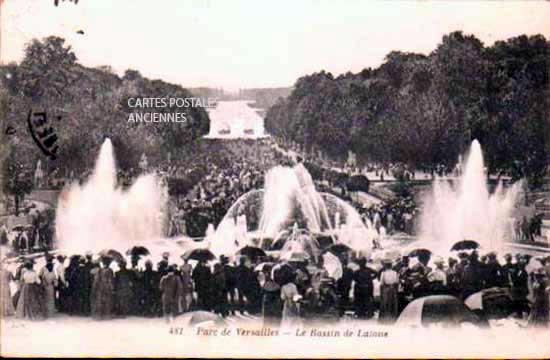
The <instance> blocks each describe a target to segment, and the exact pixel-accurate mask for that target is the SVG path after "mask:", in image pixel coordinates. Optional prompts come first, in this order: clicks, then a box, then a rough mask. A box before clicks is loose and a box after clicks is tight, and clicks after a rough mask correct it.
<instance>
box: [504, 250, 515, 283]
mask: <svg viewBox="0 0 550 360" xmlns="http://www.w3.org/2000/svg"><path fill="white" fill-rule="evenodd" d="M504 261H506V263H505V264H504V265H503V266H502V277H503V284H502V286H503V287H507V288H512V276H513V275H514V268H515V265H514V264H513V263H512V255H511V254H506V255H504Z"/></svg>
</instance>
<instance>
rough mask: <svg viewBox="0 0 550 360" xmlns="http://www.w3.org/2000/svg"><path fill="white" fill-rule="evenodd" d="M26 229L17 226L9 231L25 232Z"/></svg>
mask: <svg viewBox="0 0 550 360" xmlns="http://www.w3.org/2000/svg"><path fill="white" fill-rule="evenodd" d="M26 228H27V227H26V226H24V225H17V226H14V227H12V228H11V231H25V229H26Z"/></svg>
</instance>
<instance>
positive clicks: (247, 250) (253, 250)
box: [237, 245, 265, 258]
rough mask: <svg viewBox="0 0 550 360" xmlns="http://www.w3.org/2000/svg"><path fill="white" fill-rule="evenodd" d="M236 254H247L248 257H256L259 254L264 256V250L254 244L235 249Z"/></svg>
mask: <svg viewBox="0 0 550 360" xmlns="http://www.w3.org/2000/svg"><path fill="white" fill-rule="evenodd" d="M237 254H238V255H243V256H248V257H249V258H258V257H261V256H265V251H263V250H262V249H260V248H259V247H255V246H249V245H247V246H245V247H243V248H242V249H240V250H239V251H237Z"/></svg>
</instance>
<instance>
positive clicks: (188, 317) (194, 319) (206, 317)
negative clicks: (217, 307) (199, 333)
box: [177, 311, 225, 326]
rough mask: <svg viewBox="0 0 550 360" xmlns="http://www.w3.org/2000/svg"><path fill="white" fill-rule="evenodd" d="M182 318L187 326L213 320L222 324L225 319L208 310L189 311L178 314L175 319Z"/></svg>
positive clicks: (216, 323)
mask: <svg viewBox="0 0 550 360" xmlns="http://www.w3.org/2000/svg"><path fill="white" fill-rule="evenodd" d="M180 319H181V320H183V321H184V322H185V323H186V324H187V325H188V326H197V325H199V324H202V323H205V322H213V323H214V324H215V325H224V324H225V320H224V319H223V318H222V317H221V316H219V315H217V314H214V313H211V312H208V311H191V312H188V313H185V314H183V315H181V316H178V318H177V321H178V322H179V321H180Z"/></svg>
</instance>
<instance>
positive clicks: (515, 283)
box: [511, 254, 529, 318]
mask: <svg viewBox="0 0 550 360" xmlns="http://www.w3.org/2000/svg"><path fill="white" fill-rule="evenodd" d="M528 263H529V260H528V258H526V257H524V256H521V255H519V254H518V256H516V264H515V269H514V272H513V274H512V276H511V279H512V298H513V299H514V309H515V313H516V316H517V317H519V318H522V317H523V314H527V313H529V303H528V301H527V295H528V294H529V287H528V283H529V275H528V274H527V270H526V269H525V266H527V264H528Z"/></svg>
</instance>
